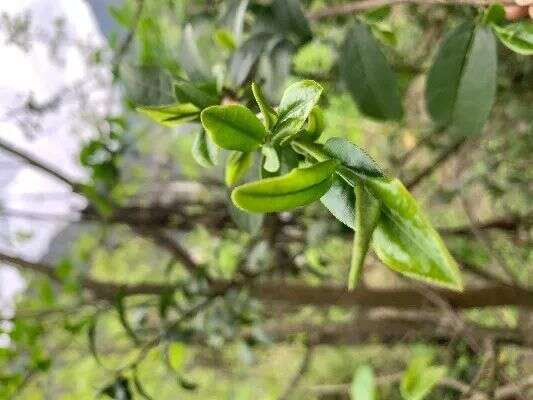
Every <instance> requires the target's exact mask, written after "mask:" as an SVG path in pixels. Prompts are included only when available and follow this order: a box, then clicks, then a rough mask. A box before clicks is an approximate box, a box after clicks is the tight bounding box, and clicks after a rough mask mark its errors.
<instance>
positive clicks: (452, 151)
mask: <svg viewBox="0 0 533 400" xmlns="http://www.w3.org/2000/svg"><path fill="white" fill-rule="evenodd" d="M465 143H466V138H461V139H458V140H457V141H456V142H455V143H453V144H452V145H450V146H449V147H448V148H447V149H445V150H444V151H443V152H442V153H441V154H440V155H439V156H438V157H437V159H436V160H435V161H433V162H432V163H431V164H430V165H428V166H427V167H426V168H425V169H424V170H422V171H421V172H420V173H419V174H418V175H416V176H415V177H414V178H413V179H411V180H410V181H408V182H407V183H406V185H405V187H406V188H407V189H413V188H414V187H415V186H417V185H418V184H419V183H420V182H421V181H422V180H423V179H425V178H427V177H428V176H430V175H431V174H432V173H433V172H434V171H435V170H436V169H437V168H439V167H440V166H441V164H443V163H444V162H445V161H447V160H448V159H449V158H450V157H451V156H453V155H454V154H455V153H456V152H457V151H458V150H459V149H460V148H461V146H463V144H465Z"/></svg>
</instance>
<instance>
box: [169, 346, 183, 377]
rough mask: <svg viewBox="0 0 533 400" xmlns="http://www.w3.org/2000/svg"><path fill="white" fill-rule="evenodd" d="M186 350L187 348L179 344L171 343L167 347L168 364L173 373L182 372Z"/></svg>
mask: <svg viewBox="0 0 533 400" xmlns="http://www.w3.org/2000/svg"><path fill="white" fill-rule="evenodd" d="M186 350H187V347H186V346H185V344H184V343H181V342H172V343H171V344H170V345H169V346H168V363H169V365H170V367H171V368H172V369H173V370H174V371H176V372H180V371H181V370H182V368H183V364H184V363H185V355H186Z"/></svg>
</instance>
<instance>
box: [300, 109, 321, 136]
mask: <svg viewBox="0 0 533 400" xmlns="http://www.w3.org/2000/svg"><path fill="white" fill-rule="evenodd" d="M325 128H326V120H325V118H324V113H323V112H322V110H321V109H320V107H318V106H315V107H313V109H312V110H311V114H309V119H308V120H307V129H306V131H305V135H304V139H307V140H311V141H312V142H314V141H316V140H318V139H319V138H320V135H321V134H322V132H324V129H325Z"/></svg>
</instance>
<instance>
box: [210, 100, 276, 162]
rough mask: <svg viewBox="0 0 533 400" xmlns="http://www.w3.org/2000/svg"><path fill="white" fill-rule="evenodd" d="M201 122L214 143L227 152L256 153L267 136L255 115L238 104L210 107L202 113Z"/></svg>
mask: <svg viewBox="0 0 533 400" xmlns="http://www.w3.org/2000/svg"><path fill="white" fill-rule="evenodd" d="M201 120H202V124H203V126H204V128H205V129H206V130H207V131H208V132H209V134H210V135H211V138H212V139H213V142H215V143H216V144H217V145H218V146H220V147H222V148H224V149H227V150H237V151H242V152H250V151H254V150H256V149H258V148H259V147H260V146H261V145H262V144H263V142H264V140H265V136H266V134H267V133H266V130H265V127H264V126H263V124H262V123H261V121H260V120H259V119H258V118H257V117H256V116H255V115H254V113H252V112H251V111H250V110H249V109H247V108H246V107H244V106H242V105H238V104H231V105H226V106H211V107H208V108H206V109H205V110H203V111H202V113H201Z"/></svg>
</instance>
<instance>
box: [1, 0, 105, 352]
mask: <svg viewBox="0 0 533 400" xmlns="http://www.w3.org/2000/svg"><path fill="white" fill-rule="evenodd" d="M25 12H29V13H31V16H32V19H31V21H32V23H31V28H30V31H31V36H32V37H33V38H34V39H36V40H32V44H31V47H30V48H28V49H24V48H22V47H21V46H18V45H15V44H12V43H8V42H6V33H5V31H4V29H0V60H2V62H1V63H0V138H1V139H2V140H4V141H8V142H10V143H11V144H13V145H16V146H17V147H18V148H19V149H22V150H24V151H26V152H27V153H29V154H31V155H33V156H34V157H35V158H37V159H40V160H44V161H46V162H47V163H48V164H49V165H51V166H53V167H54V168H56V169H58V170H60V171H62V172H63V173H64V174H66V175H68V176H70V177H72V178H75V179H82V178H83V177H84V171H82V170H81V168H80V166H79V162H77V156H78V153H79V149H80V146H81V145H82V143H83V142H84V141H85V140H87V139H88V138H89V137H91V136H93V135H94V134H95V132H94V128H93V126H94V124H92V125H91V123H90V121H88V119H90V118H94V117H95V116H98V115H102V114H103V113H105V112H106V110H108V109H109V107H112V104H113V97H112V96H111V94H110V91H109V89H107V88H109V87H110V84H109V83H110V79H111V76H110V74H109V69H108V68H104V67H102V66H88V64H87V62H86V59H85V58H84V56H86V55H87V50H86V49H87V48H88V47H89V48H97V47H101V46H103V45H104V43H105V40H104V38H103V36H102V34H101V33H100V30H99V28H98V25H97V22H96V20H95V17H94V15H93V13H92V10H91V8H90V7H89V6H88V5H87V3H86V2H85V1H83V0H17V1H0V14H2V13H7V14H8V15H10V16H15V15H23V13H25ZM58 18H63V19H64V21H65V25H64V28H63V29H64V32H65V35H64V39H65V40H63V41H61V42H60V46H58V51H57V52H55V53H52V52H51V50H50V46H49V43H50V41H49V40H48V39H49V38H52V37H54V34H55V32H56V28H55V26H56V24H55V21H57V19H58ZM80 46H83V47H84V48H85V50H80ZM71 88H75V90H72V89H71ZM58 96H59V97H60V98H62V99H64V100H63V101H62V102H61V104H60V106H59V107H58V108H57V109H55V110H53V111H52V112H49V113H47V114H46V115H44V116H42V118H39V120H38V123H39V127H38V128H37V129H36V130H34V131H32V132H31V134H28V132H26V131H24V130H22V129H20V127H19V126H18V125H17V123H16V122H17V120H18V121H20V120H23V118H22V115H21V114H20V108H21V107H23V106H24V104H26V102H27V101H28V99H29V98H30V97H31V98H32V99H34V101H35V102H36V103H45V102H47V101H49V100H50V99H53V98H54V97H58ZM0 165H1V168H0V185H1V186H0V207H1V209H3V210H4V215H1V214H2V212H1V211H0V251H2V252H4V253H8V254H10V255H15V256H18V257H21V258H24V259H27V260H32V261H36V260H39V259H40V258H41V257H42V256H43V255H45V254H46V252H47V249H48V247H49V245H50V242H51V241H52V240H53V238H54V236H55V235H56V234H57V233H58V232H60V231H61V230H62V229H63V228H65V226H66V225H67V222H65V220H64V219H62V218H59V219H54V220H49V221H35V220H31V219H27V218H21V217H13V216H11V217H6V214H8V215H9V214H14V212H13V211H16V212H17V213H18V214H19V215H20V213H28V212H37V213H49V214H54V215H56V214H58V215H71V214H72V210H73V209H79V208H80V207H81V206H83V203H82V201H81V199H79V198H78V197H77V196H76V195H74V194H72V193H71V191H70V189H69V188H68V187H66V185H65V184H64V183H62V182H60V181H58V180H56V179H55V178H52V177H50V176H47V175H46V174H44V173H42V172H41V171H39V170H36V169H35V168H33V167H31V166H27V165H25V164H24V163H22V162H20V161H19V160H16V159H14V158H12V157H8V156H6V154H5V153H1V152H0ZM21 238H24V239H23V240H21ZM23 288H24V280H23V279H22V278H21V276H20V275H19V274H18V272H17V271H16V270H15V269H14V268H12V267H9V266H5V265H3V266H2V265H0V314H3V315H4V316H9V315H11V314H12V313H13V312H14V308H13V307H14V301H13V300H14V296H16V295H17V293H20V292H21V291H22V290H23ZM6 340H7V339H6V337H3V338H2V337H0V345H2V341H4V344H5V342H6Z"/></svg>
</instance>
